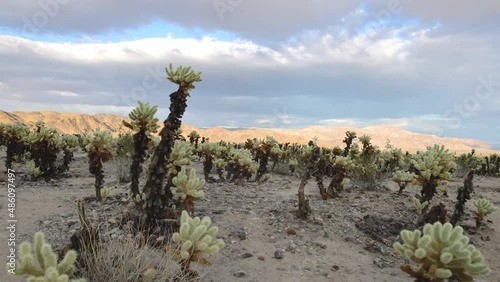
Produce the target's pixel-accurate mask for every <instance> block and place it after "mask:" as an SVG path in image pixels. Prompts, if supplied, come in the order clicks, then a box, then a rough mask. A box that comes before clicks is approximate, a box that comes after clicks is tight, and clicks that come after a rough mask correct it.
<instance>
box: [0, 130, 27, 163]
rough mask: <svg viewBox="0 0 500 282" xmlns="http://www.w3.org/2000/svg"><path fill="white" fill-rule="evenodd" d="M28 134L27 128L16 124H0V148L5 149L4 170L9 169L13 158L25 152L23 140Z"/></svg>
mask: <svg viewBox="0 0 500 282" xmlns="http://www.w3.org/2000/svg"><path fill="white" fill-rule="evenodd" d="M28 134H29V128H28V127H26V126H24V125H18V124H3V123H0V146H5V147H7V156H6V159H5V168H6V169H8V168H11V167H12V162H13V161H14V157H16V156H21V155H22V154H23V153H24V151H25V146H24V142H23V139H24V138H25V136H27V135H28Z"/></svg>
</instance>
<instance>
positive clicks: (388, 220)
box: [0, 152, 500, 282]
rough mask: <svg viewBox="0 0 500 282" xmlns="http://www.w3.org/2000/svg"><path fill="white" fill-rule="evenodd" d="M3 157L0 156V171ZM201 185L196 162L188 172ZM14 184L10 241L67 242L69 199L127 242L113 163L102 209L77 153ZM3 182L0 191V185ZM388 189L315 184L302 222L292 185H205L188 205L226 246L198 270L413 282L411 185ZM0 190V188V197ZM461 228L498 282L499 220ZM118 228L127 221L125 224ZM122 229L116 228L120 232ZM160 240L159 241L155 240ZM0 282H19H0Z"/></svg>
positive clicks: (279, 181) (233, 277)
mask: <svg viewBox="0 0 500 282" xmlns="http://www.w3.org/2000/svg"><path fill="white" fill-rule="evenodd" d="M4 154H5V153H4V152H1V153H0V162H1V164H0V169H1V171H3V170H4V169H5V168H4V167H3V163H4V157H5V156H4ZM193 166H194V167H195V168H196V169H197V171H198V173H199V177H202V175H201V172H202V167H201V164H199V163H196V164H194V165H193ZM14 169H15V170H16V171H17V172H16V182H15V184H16V186H17V204H18V206H17V219H18V222H17V230H16V231H17V240H18V242H21V241H24V240H30V241H31V240H32V236H33V234H34V233H35V232H36V231H43V232H44V233H45V234H46V237H47V240H48V241H49V242H50V243H51V244H52V245H53V247H54V249H60V248H62V247H63V246H64V245H66V244H67V243H68V240H69V238H70V236H71V235H72V234H73V232H75V231H76V230H77V229H78V228H79V222H78V212H77V206H76V201H77V200H78V199H83V200H84V201H85V205H86V212H87V217H88V218H89V219H90V220H92V221H93V223H95V224H98V225H100V227H101V236H102V239H103V240H105V241H108V240H115V239H119V238H124V237H126V236H127V235H128V234H127V230H126V229H124V228H121V227H123V226H124V222H123V216H124V214H126V213H127V212H128V211H127V210H128V209H129V208H130V207H129V208H127V205H128V201H127V196H126V190H127V185H126V184H119V183H118V181H117V180H116V178H117V177H116V175H117V173H116V162H111V163H108V164H105V175H106V176H107V177H106V179H105V181H106V185H107V186H116V187H117V189H116V190H115V191H114V192H113V193H112V195H111V196H110V197H109V198H108V199H107V200H106V201H105V202H103V203H98V202H96V201H95V197H94V196H93V195H94V190H93V183H94V179H93V177H92V175H91V174H90V173H89V172H88V165H87V163H86V158H85V157H84V156H83V154H81V153H79V154H77V156H76V159H75V160H74V161H73V163H72V164H71V168H70V171H69V172H68V173H66V175H65V176H64V177H63V178H62V179H59V180H52V181H49V182H44V181H39V182H32V181H30V180H29V179H28V177H27V176H26V175H25V173H26V169H25V167H24V166H23V165H20V164H16V165H15V166H14ZM3 181H5V175H0V183H1V184H0V185H1V186H3V187H6V186H7V185H6V183H4V182H3ZM386 185H387V187H388V188H387V189H386V190H377V191H361V190H358V189H347V191H346V192H345V193H343V194H342V196H341V197H340V198H338V199H329V200H327V201H323V200H321V197H320V196H319V193H318V189H317V187H316V183H315V182H314V181H313V180H311V181H309V183H308V185H307V186H306V195H307V197H308V198H309V201H310V205H311V208H312V214H311V216H310V218H309V219H308V220H306V221H302V220H298V219H297V218H296V216H295V213H296V210H297V208H298V201H297V196H296V193H297V188H298V186H299V179H298V178H297V177H293V176H287V175H281V174H274V173H273V174H272V177H271V179H270V180H268V181H267V182H265V183H260V184H258V183H255V182H250V183H245V186H243V187H241V186H236V185H234V184H232V183H208V184H206V186H205V188H204V189H205V192H206V196H205V198H203V199H202V200H200V201H198V202H196V206H195V212H194V215H196V216H210V217H211V218H212V220H213V222H214V224H215V225H217V226H218V227H219V229H220V231H219V235H220V237H221V238H223V239H224V240H225V241H226V243H227V247H226V248H225V249H224V250H223V251H222V252H221V253H220V254H219V255H218V256H216V257H215V260H214V264H213V265H212V266H210V267H208V268H206V269H203V268H200V267H198V268H197V270H198V271H199V272H200V273H205V274H204V277H203V281H213V282H219V281H241V282H244V281H245V282H246V281H273V282H274V281H287V282H296V281H411V279H409V278H408V277H407V275H406V274H405V273H403V272H401V271H400V270H399V265H400V264H401V263H404V262H405V259H404V258H403V257H401V256H400V255H399V254H398V253H396V252H395V251H394V250H393V248H392V244H393V243H394V242H395V241H398V240H399V232H400V230H402V229H405V228H411V229H413V227H414V224H415V223H416V221H417V219H418V216H417V214H416V211H415V208H414V207H413V204H412V203H411V199H412V198H413V196H414V195H415V194H418V192H419V189H418V188H417V187H409V188H407V189H406V191H405V193H404V194H403V195H397V193H396V192H397V186H396V185H395V184H393V183H390V182H387V183H386ZM461 185H462V179H452V181H451V182H450V183H449V188H448V194H449V197H448V198H445V197H443V196H441V195H438V196H437V198H436V199H435V200H434V201H433V204H437V203H439V202H442V203H444V204H445V205H446V206H447V207H448V210H449V214H450V215H451V213H452V212H453V203H454V198H455V197H456V193H455V191H456V190H457V188H458V187H459V186H461ZM474 186H475V194H474V195H473V199H477V198H480V197H485V198H488V199H490V200H491V201H492V202H493V203H494V204H495V205H496V206H497V207H500V193H499V192H500V179H499V178H488V177H480V176H477V177H476V178H475V180H474ZM2 190H3V191H5V190H6V188H4V189H2ZM0 205H1V208H0V214H1V216H0V219H1V222H2V223H3V224H4V226H7V223H6V220H7V209H6V206H7V195H6V193H5V192H4V193H2V194H1V195H0ZM467 206H468V207H469V209H468V210H467V211H466V216H465V218H464V221H463V222H462V226H464V228H465V229H466V230H467V231H466V232H467V233H468V235H469V237H470V238H471V242H472V243H473V244H475V245H476V246H477V247H478V248H479V249H480V250H481V251H482V253H483V254H484V257H485V259H486V261H487V262H488V265H489V266H490V268H491V269H492V272H491V274H489V275H487V276H484V277H481V278H480V279H478V280H477V281H491V282H493V281H495V282H497V281H500V257H499V256H498V254H499V253H500V236H499V234H498V230H500V212H498V211H497V212H496V213H494V214H492V215H490V216H489V218H488V219H489V220H488V221H487V222H486V223H485V226H484V227H483V228H482V229H481V230H479V231H477V232H476V231H474V230H473V228H472V227H473V226H474V224H475V223H474V218H473V214H472V212H471V210H472V208H473V206H472V202H471V201H470V202H468V203H467ZM125 224H126V222H125ZM120 226H121V227H120ZM1 230H2V231H1V232H0V236H1V237H0V238H1V242H2V244H4V246H3V247H2V248H0V255H1V256H2V257H3V258H6V256H7V245H6V243H5V242H6V240H7V238H8V237H7V236H8V232H7V231H6V229H5V228H2V229H1ZM157 240H158V241H160V240H166V237H161V236H160V237H159V238H158V239H157ZM0 281H19V279H14V278H12V277H10V276H7V274H6V273H5V271H2V272H1V274H0Z"/></svg>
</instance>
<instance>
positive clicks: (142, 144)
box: [130, 130, 149, 199]
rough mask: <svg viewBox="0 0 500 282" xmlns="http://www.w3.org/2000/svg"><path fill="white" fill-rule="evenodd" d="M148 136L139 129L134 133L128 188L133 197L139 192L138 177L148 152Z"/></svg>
mask: <svg viewBox="0 0 500 282" xmlns="http://www.w3.org/2000/svg"><path fill="white" fill-rule="evenodd" d="M148 145H149V138H148V136H147V135H146V133H145V132H144V131H142V130H141V131H139V132H137V133H136V134H134V148H135V152H134V157H133V159H132V164H131V165H130V180H131V183H130V189H131V191H132V196H133V197H134V199H135V196H136V195H139V194H140V191H139V178H140V177H141V173H142V164H143V163H144V159H145V157H146V155H147V152H148Z"/></svg>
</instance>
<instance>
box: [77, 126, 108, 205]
mask: <svg viewBox="0 0 500 282" xmlns="http://www.w3.org/2000/svg"><path fill="white" fill-rule="evenodd" d="M84 143H85V144H86V146H85V149H86V150H87V152H88V153H87V154H88V157H89V171H90V173H92V174H93V175H94V177H95V193H96V198H97V200H98V201H101V200H102V197H101V188H102V187H103V184H104V171H103V169H102V167H103V163H105V162H107V161H109V160H111V159H112V158H113V153H114V148H115V140H114V139H113V137H112V136H111V134H110V133H109V132H106V131H101V130H99V129H97V130H96V131H94V133H93V135H87V136H86V140H84Z"/></svg>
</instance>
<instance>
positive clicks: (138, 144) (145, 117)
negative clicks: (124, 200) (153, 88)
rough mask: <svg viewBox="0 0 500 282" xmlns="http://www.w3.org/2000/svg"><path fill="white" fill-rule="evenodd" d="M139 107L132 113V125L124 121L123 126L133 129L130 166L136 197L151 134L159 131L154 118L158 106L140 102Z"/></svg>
mask: <svg viewBox="0 0 500 282" xmlns="http://www.w3.org/2000/svg"><path fill="white" fill-rule="evenodd" d="M138 103H139V106H137V107H136V108H135V109H133V110H132V112H130V114H129V115H128V117H129V118H130V123H128V122H127V121H123V125H125V126H126V127H128V128H130V129H132V130H133V131H134V132H135V133H134V135H133V140H134V141H133V142H134V156H133V157H132V164H131V165H130V181H131V183H130V190H131V193H132V195H133V197H135V196H136V195H138V194H139V178H140V177H141V173H142V164H143V163H144V160H145V158H146V156H147V153H148V147H149V145H150V142H151V138H152V136H151V134H152V133H156V132H157V131H158V127H159V126H158V119H157V118H155V117H154V115H155V114H156V111H157V110H158V106H150V105H149V103H142V102H141V101H138Z"/></svg>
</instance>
